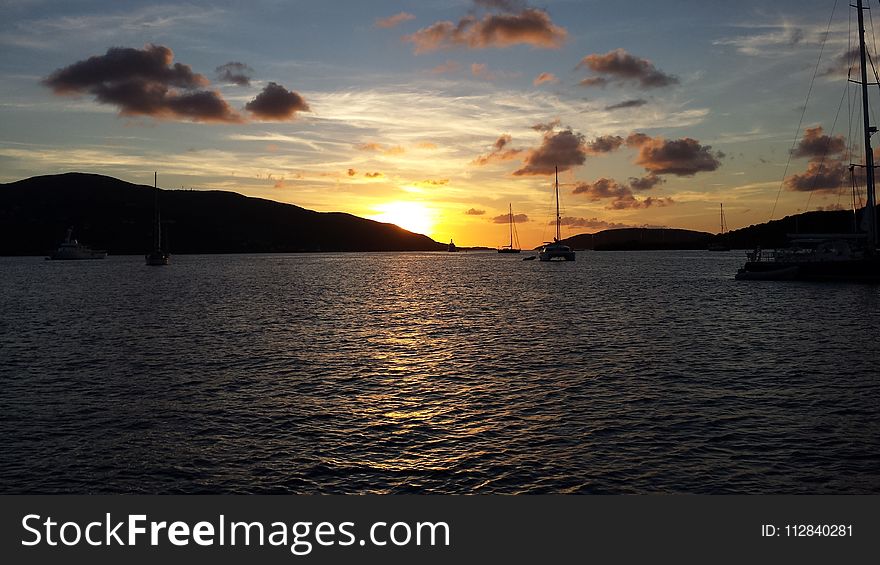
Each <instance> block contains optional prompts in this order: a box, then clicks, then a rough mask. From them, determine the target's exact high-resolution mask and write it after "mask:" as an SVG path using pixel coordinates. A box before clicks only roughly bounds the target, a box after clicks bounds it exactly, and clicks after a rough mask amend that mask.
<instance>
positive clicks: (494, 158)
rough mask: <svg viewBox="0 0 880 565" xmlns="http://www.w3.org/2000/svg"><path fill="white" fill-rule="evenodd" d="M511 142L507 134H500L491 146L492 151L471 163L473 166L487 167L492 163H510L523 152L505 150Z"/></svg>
mask: <svg viewBox="0 0 880 565" xmlns="http://www.w3.org/2000/svg"><path fill="white" fill-rule="evenodd" d="M512 141H513V138H512V137H511V136H510V135H509V134H506V133H505V134H502V135H501V137H499V138H498V139H497V140H495V143H494V144H493V145H492V151H491V152H489V153H487V154H486V155H480V156H479V157H477V158H476V159H474V161H473V163H474V164H475V165H487V164H489V163H492V162H500V161H510V160H512V159H515V158H516V157H518V156H519V155H520V154H521V153H522V152H523V149H513V148H510V149H506V147H507V146H508V145H510V143H511V142H512Z"/></svg>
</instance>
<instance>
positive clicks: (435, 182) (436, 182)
mask: <svg viewBox="0 0 880 565" xmlns="http://www.w3.org/2000/svg"><path fill="white" fill-rule="evenodd" d="M413 184H415V185H416V186H427V187H438V186H444V185H447V184H449V179H425V180H422V181H419V182H416V183H413Z"/></svg>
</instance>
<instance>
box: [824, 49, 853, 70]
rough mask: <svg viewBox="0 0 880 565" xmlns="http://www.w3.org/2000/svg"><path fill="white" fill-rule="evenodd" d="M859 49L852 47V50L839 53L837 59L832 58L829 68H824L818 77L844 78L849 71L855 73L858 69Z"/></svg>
mask: <svg viewBox="0 0 880 565" xmlns="http://www.w3.org/2000/svg"><path fill="white" fill-rule="evenodd" d="M860 64H861V63H860V62H859V48H858V47H853V48H852V49H850V50H848V51H846V52H844V53H841V54H840V55H838V56H837V57H835V58H834V61H833V62H832V64H831V66H830V67H826V68H825V70H823V71H822V72H821V73H820V75H821V76H846V75H847V74H849V71H850V69H852V70H854V71H856V70H858V69H859V65H860Z"/></svg>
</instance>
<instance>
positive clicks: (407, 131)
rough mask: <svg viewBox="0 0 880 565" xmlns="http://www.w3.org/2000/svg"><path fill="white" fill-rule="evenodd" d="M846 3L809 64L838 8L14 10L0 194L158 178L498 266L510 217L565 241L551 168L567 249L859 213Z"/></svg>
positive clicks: (488, 4) (25, 2) (528, 234)
mask: <svg viewBox="0 0 880 565" xmlns="http://www.w3.org/2000/svg"><path fill="white" fill-rule="evenodd" d="M846 4H847V3H839V4H838V6H837V7H836V11H835V13H834V17H833V20H831V32H832V33H831V34H830V35H829V38H828V41H827V43H826V44H825V46H824V51H823V56H822V59H821V60H820V59H818V57H819V51H820V47H821V44H822V38H823V34H824V32H825V30H826V28H827V27H828V25H829V18H831V16H832V7H833V6H834V3H833V2H827V1H823V2H820V1H791V0H789V1H781V2H780V1H776V2H753V1H750V0H746V1H741V2H714V1H706V0H701V1H676V2H657V1H649V0H630V1H628V2H608V1H607V0H602V1H595V2H594V1H575V0H546V1H544V2H541V3H531V2H525V1H517V0H425V1H420V2H396V1H382V0H377V1H369V2H367V1H345V2H340V1H328V0H324V1H312V0H300V1H282V0H275V1H253V2H247V3H243V2H184V3H177V2H175V3H156V2H100V1H88V0H71V1H67V2H54V1H42V0H0V7H2V12H3V19H2V22H0V79H2V80H0V182H9V181H13V180H18V179H21V178H25V177H29V176H34V175H40V174H49V173H59V172H67V171H83V172H94V173H101V174H107V175H111V176H115V177H118V178H121V179H124V180H127V181H130V182H135V183H142V184H150V183H152V172H153V171H158V173H159V179H160V186H162V187H164V188H180V187H186V188H196V189H222V190H232V191H236V192H240V193H242V194H246V195H249V196H258V197H263V198H269V199H272V200H278V201H282V202H289V203H292V204H296V205H299V206H303V207H305V208H310V209H314V210H319V211H343V212H350V213H352V214H356V215H359V216H363V217H369V218H374V219H378V220H382V221H391V222H395V223H399V224H400V225H402V226H403V227H405V228H407V229H412V230H414V231H418V232H421V233H426V234H427V235H429V236H431V237H433V238H434V239H436V240H438V241H448V240H449V239H450V238H454V239H455V242H456V243H457V244H459V245H488V246H495V245H500V244H503V243H506V238H507V235H506V234H507V230H506V226H505V225H503V224H501V223H498V222H506V214H507V208H508V204H509V203H512V205H513V210H514V213H515V214H517V216H518V231H519V234H520V240H521V242H522V245H523V247H532V246H534V245H537V244H539V243H540V242H541V241H544V240H547V239H548V238H551V237H552V232H553V228H552V226H550V225H549V222H550V221H551V220H552V218H553V213H552V186H553V174H552V173H553V167H554V165H558V166H559V170H560V175H559V180H560V193H561V200H562V206H563V216H564V217H565V223H566V226H565V227H564V229H563V232H564V235H574V234H577V233H584V232H594V231H598V230H601V229H606V228H608V227H615V226H645V225H647V226H667V227H681V228H689V229H699V230H706V231H712V232H716V231H718V228H719V225H718V223H719V220H718V207H719V203H721V202H723V203H724V209H725V212H726V215H727V221H728V225H729V226H730V227H731V228H734V229H735V228H739V227H743V226H747V225H749V224H752V223H760V222H764V221H767V220H768V219H770V217H771V213H772V214H773V217H776V218H778V217H782V216H784V215H786V214H790V213H793V212H797V211H802V210H804V209H807V208H809V209H816V208H820V207H822V208H830V207H839V206H843V207H848V206H849V202H850V200H849V194H848V192H846V191H843V192H841V191H840V190H838V189H837V187H836V186H827V185H830V184H833V183H830V182H829V179H828V178H826V177H828V176H829V175H831V176H833V175H838V176H839V175H840V174H842V170H843V169H842V167H843V165H842V163H843V145H842V144H843V142H842V140H841V139H840V138H839V137H836V136H838V135H839V134H844V135H845V134H847V132H848V130H849V128H850V125H849V122H850V121H851V118H850V117H848V115H847V107H848V105H852V104H854V102H852V101H850V100H849V99H848V98H847V97H846V95H845V94H844V93H845V76H846V73H845V67H846V65H845V64H842V63H841V62H842V61H843V60H844V58H843V57H844V55H845V53H846V52H847V50H848V48H849V47H850V44H849V43H848V42H849V41H850V39H849V34H848V32H849V30H850V29H855V24H854V23H852V24H851V23H850V17H851V12H852V10H850V9H849V7H848V6H847V5H846ZM874 6H875V7H876V4H875V5H874ZM852 18H855V15H854V13H852ZM853 22H854V19H853ZM878 24H880V22H878ZM871 35H872V34H871V32H870V31H869V39H871V41H873V39H872V37H871ZM877 35H880V33H878V34H877ZM817 60H818V61H819V63H818V66H817ZM841 69H844V70H842V71H841ZM814 71H815V72H816V74H817V79H816V83H815V86H814V87H813V91H812V94H811V98H810V101H809V104H808V105H807V111H806V114H805V116H804V118H803V123H802V125H801V128H800V130H798V124H799V121H800V119H801V110H802V107H803V105H804V101H805V98H806V95H807V90H808V87H809V85H810V80H811V77H812V76H813V74H814ZM839 107H841V108H842V110H841V112H840V114H839V117H838V118H837V121H836V122H835V116H837V115H838V114H837V112H838V108H839ZM820 127H821V128H822V129H819V128H820ZM798 131H800V133H799V134H798ZM796 134H798V137H797V139H796V138H795V135H796ZM795 142H797V144H796V145H795ZM817 147H819V148H821V149H822V151H821V153H822V154H823V155H824V154H826V153H828V154H829V155H830V156H831V157H830V159H831V160H829V161H827V164H826V165H823V167H824V168H823V169H822V170H819V168H818V163H819V160H818V155H819V153H820V152H819V151H817V150H816V148H817ZM792 149H794V150H793V152H792ZM790 153H793V158H792V160H791V163H790V165H788V175H787V177H786V178H787V179H788V180H786V181H785V182H783V173H784V171H785V170H786V164H787V163H788V159H789V154H790ZM835 159H836V160H835ZM846 159H847V160H848V159H849V158H848V157H846ZM822 175H824V176H822ZM820 176H821V178H817V177H820ZM817 180H818V182H816V181H817ZM777 195H778V203H776V201H777ZM774 203H776V204H774Z"/></svg>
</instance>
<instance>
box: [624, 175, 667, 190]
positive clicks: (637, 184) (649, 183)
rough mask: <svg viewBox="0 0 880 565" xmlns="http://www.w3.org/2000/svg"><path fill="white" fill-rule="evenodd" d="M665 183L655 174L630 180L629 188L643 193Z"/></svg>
mask: <svg viewBox="0 0 880 565" xmlns="http://www.w3.org/2000/svg"><path fill="white" fill-rule="evenodd" d="M664 182H666V181H664V180H663V179H662V178H660V177H658V176H657V175H655V174H648V175H646V176H644V177H642V178H635V177H630V178H629V186H630V188H632V189H633V190H637V191H642V190H651V189H652V188H654V187H655V186H657V185H658V184H662V183H664Z"/></svg>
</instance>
